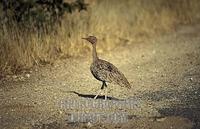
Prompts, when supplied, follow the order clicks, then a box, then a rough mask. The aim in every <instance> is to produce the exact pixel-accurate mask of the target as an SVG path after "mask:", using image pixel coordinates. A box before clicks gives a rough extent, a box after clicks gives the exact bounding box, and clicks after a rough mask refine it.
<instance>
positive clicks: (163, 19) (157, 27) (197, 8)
mask: <svg viewBox="0 0 200 129" xmlns="http://www.w3.org/2000/svg"><path fill="white" fill-rule="evenodd" d="M88 2H89V4H90V6H89V8H88V11H87V12H86V11H82V12H74V13H72V14H65V16H64V18H63V20H62V21H61V26H58V27H56V29H55V33H54V32H52V33H46V32H45V31H42V32H37V31H34V29H31V30H30V29H23V28H20V27H19V26H18V25H17V24H16V23H15V22H12V21H9V25H8V23H5V24H4V23H3V24H1V26H0V27H1V29H0V46H1V47H0V55H1V56H0V71H1V72H0V73H3V74H4V73H9V74H11V73H16V72H18V71H20V70H22V69H26V68H31V67H32V66H34V65H37V64H45V63H51V62H53V61H54V60H55V59H57V58H58V57H73V56H79V55H83V54H84V53H88V52H89V51H90V47H89V46H88V45H87V44H85V43H83V41H82V40H81V37H85V36H87V35H95V36H97V37H98V38H99V40H100V42H101V43H99V44H98V51H99V52H104V51H107V50H111V49H112V48H113V47H115V46H117V45H121V44H126V43H132V42H133V41H137V40H144V39H145V38H148V37H153V36H155V35H158V34H162V33H165V32H168V31H172V30H174V29H175V27H176V25H178V24H190V23H193V22H195V21H196V20H198V18H200V14H199V12H200V1H199V0H152V1H150V0H95V1H93V0H88Z"/></svg>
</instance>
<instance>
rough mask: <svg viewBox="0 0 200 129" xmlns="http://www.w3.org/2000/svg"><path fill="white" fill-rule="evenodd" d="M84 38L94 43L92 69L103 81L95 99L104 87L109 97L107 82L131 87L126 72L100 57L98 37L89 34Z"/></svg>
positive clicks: (96, 76)
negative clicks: (97, 45) (97, 47)
mask: <svg viewBox="0 0 200 129" xmlns="http://www.w3.org/2000/svg"><path fill="white" fill-rule="evenodd" d="M82 39H85V40H87V41H88V42H90V43H91V44H92V57H93V62H92V64H91V66H90V71H91V73H92V74H93V76H94V77H95V78H96V79H97V80H99V81H101V82H102V86H101V89H100V90H99V91H98V93H97V95H96V96H95V97H94V99H96V98H97V97H98V95H99V94H100V93H101V91H102V90H103V89H104V88H105V90H106V93H105V100H106V99H107V84H106V83H107V82H108V83H115V84H118V85H120V86H122V87H126V88H131V85H130V83H129V82H128V80H127V79H126V77H125V76H124V74H123V73H122V72H120V71H119V70H118V68H117V67H115V66H114V65H113V64H111V63H110V62H108V61H105V60H102V59H99V57H98V55H97V51H96V44H97V38H96V37H95V36H89V37H87V38H82Z"/></svg>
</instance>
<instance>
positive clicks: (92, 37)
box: [82, 36, 97, 44]
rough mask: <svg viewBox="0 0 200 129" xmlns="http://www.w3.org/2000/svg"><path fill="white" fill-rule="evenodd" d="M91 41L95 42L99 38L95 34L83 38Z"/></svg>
mask: <svg viewBox="0 0 200 129" xmlns="http://www.w3.org/2000/svg"><path fill="white" fill-rule="evenodd" d="M82 39H85V40H87V41H88V42H90V43H91V44H95V43H96V42H97V38H96V37H95V36H88V37H87V38H82Z"/></svg>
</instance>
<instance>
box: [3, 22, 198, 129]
mask: <svg viewBox="0 0 200 129" xmlns="http://www.w3.org/2000/svg"><path fill="white" fill-rule="evenodd" d="M100 43H101V42H100ZM99 56H100V57H101V58H102V59H105V60H108V61H110V62H112V63H113V64H114V65H116V66H117V67H118V68H119V69H120V70H121V71H122V72H123V73H124V74H125V75H126V77H127V79H128V80H129V82H130V83H131V85H132V89H131V90H127V89H125V88H121V87H120V86H117V85H113V84H109V86H108V87H109V89H108V91H109V94H108V96H109V99H110V100H108V101H107V102H109V103H113V102H116V103H118V102H122V101H127V100H130V101H131V103H132V104H133V105H134V106H133V108H126V109H124V108H123V106H122V107H121V108H120V107H116V108H104V109H101V108H89V107H87V108H85V107H81V106H79V107H74V108H72V109H69V108H67V107H63V106H62V102H66V101H69V100H73V101H74V102H80V101H87V102H90V103H95V102H98V103H104V102H105V101H99V100H103V96H100V97H99V98H98V99H97V100H93V99H92V98H93V97H94V95H95V94H96V92H97V91H98V90H99V89H100V87H101V83H100V82H98V81H97V80H95V79H94V78H93V76H92V75H91V73H90V71H89V66H90V63H91V55H85V56H84V57H79V58H73V59H72V58H71V59H64V60H60V61H57V62H56V63H54V64H52V65H48V66H45V67H40V68H35V69H34V70H32V71H26V72H24V73H23V74H21V75H16V76H7V78H5V79H2V80H1V81H0V99H1V101H0V128H1V129H3V128H6V129H7V128H8V129H9V128H20V129H21V128H31V129H32V128H33V129H37V128H40V129H50V128H51V129H54V128H55V129H58V128H100V129H101V128H107V129H108V128H109V129H110V128H126V129H127V128H135V129H143V128H145V129H161V128H162V129H190V128H193V129H198V128H200V108H199V107H200V99H199V98H200V25H193V26H182V27H180V28H179V29H178V30H177V32H176V33H171V34H167V35H164V36H160V37H157V38H156V39H152V40H149V41H148V42H138V43H130V44H129V43H128V44H126V45H124V46H119V47H117V48H116V49H114V50H112V51H110V52H107V53H103V54H100V55H99ZM66 105H67V103H65V106H66ZM69 105H70V104H69ZM77 112H81V113H94V112H100V113H106V114H108V113H110V112H117V113H120V112H125V113H127V114H128V115H127V122H122V123H110V122H109V121H106V120H105V121H103V120H102V121H98V122H97V123H93V122H90V119H88V120H87V121H85V122H82V123H80V122H78V120H77V121H70V120H69V118H70V117H71V115H72V114H73V113H77ZM79 121H80V120H79Z"/></svg>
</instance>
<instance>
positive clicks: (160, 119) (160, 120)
mask: <svg viewBox="0 0 200 129" xmlns="http://www.w3.org/2000/svg"><path fill="white" fill-rule="evenodd" d="M165 120H166V118H165V117H164V118H159V119H156V121H159V122H162V121H165Z"/></svg>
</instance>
